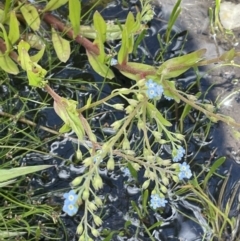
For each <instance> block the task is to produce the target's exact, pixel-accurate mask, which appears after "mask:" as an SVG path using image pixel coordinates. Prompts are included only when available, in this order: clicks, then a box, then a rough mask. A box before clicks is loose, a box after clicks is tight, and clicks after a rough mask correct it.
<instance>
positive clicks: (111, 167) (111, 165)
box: [107, 156, 115, 170]
mask: <svg viewBox="0 0 240 241" xmlns="http://www.w3.org/2000/svg"><path fill="white" fill-rule="evenodd" d="M114 165H115V161H114V159H113V157H112V156H111V157H110V158H109V160H108V161H107V169H108V170H114Z"/></svg>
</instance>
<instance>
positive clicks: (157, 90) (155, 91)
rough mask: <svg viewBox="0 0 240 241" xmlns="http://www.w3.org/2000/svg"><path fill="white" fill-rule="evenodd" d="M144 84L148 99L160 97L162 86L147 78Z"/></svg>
mask: <svg viewBox="0 0 240 241" xmlns="http://www.w3.org/2000/svg"><path fill="white" fill-rule="evenodd" d="M145 85H146V87H147V96H148V98H149V99H154V98H160V97H161V96H162V94H163V87H162V86H161V85H159V84H157V83H156V82H154V81H153V80H152V79H149V80H148V81H147V82H146V83H145Z"/></svg>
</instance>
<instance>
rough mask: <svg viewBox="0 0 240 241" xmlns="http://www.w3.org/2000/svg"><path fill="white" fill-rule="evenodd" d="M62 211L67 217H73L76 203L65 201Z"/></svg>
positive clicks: (76, 208) (75, 211) (76, 207)
mask: <svg viewBox="0 0 240 241" xmlns="http://www.w3.org/2000/svg"><path fill="white" fill-rule="evenodd" d="M63 211H64V212H65V213H67V214H68V215H69V216H73V215H75V214H76V213H77V211H78V205H77V204H76V203H71V202H69V201H67V200H65V202H64V205H63Z"/></svg>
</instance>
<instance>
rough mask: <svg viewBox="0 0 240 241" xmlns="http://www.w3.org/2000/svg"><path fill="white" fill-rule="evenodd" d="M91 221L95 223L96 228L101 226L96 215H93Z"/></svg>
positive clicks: (100, 221) (99, 219) (100, 220)
mask: <svg viewBox="0 0 240 241" xmlns="http://www.w3.org/2000/svg"><path fill="white" fill-rule="evenodd" d="M93 221H94V223H95V224H96V225H97V226H100V225H102V219H101V218H99V217H98V216H96V215H94V217H93Z"/></svg>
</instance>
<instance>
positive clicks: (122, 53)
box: [118, 27, 129, 64]
mask: <svg viewBox="0 0 240 241" xmlns="http://www.w3.org/2000/svg"><path fill="white" fill-rule="evenodd" d="M128 43H129V42H128V32H127V28H126V27H124V28H123V31H122V44H121V48H120V50H119V52H118V63H119V64H123V63H124V64H126V63H127V61H128Z"/></svg>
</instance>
